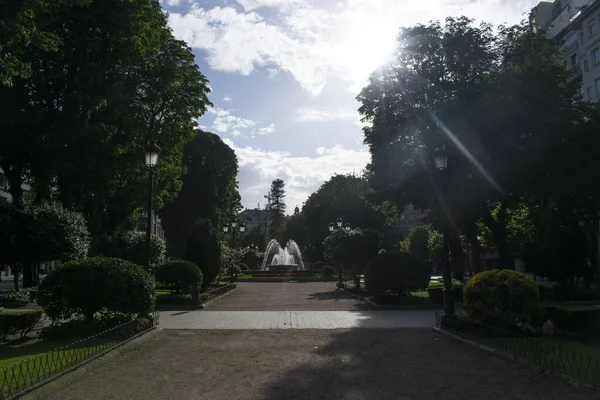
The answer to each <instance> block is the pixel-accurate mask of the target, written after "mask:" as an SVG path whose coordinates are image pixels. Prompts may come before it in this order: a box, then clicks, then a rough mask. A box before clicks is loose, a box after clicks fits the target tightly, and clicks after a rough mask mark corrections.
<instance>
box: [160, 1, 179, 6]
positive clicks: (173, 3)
mask: <svg viewBox="0 0 600 400" xmlns="http://www.w3.org/2000/svg"><path fill="white" fill-rule="evenodd" d="M160 3H161V4H162V5H167V6H171V7H174V6H178V5H180V4H181V0H161V1H160Z"/></svg>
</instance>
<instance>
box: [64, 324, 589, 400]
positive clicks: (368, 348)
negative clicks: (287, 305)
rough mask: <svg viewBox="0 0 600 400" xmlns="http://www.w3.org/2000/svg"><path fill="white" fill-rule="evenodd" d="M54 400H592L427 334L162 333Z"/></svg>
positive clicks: (586, 393)
mask: <svg viewBox="0 0 600 400" xmlns="http://www.w3.org/2000/svg"><path fill="white" fill-rule="evenodd" d="M52 398H53V399H61V400H69V399H73V400H74V399H77V400H79V399H96V400H103V399H146V400H147V399H211V400H214V399H219V400H233V399H267V400H282V399H311V400H313V399H315V400H316V399H324V400H325V399H326V400H336V399H356V400H359V399H360V400H364V399H374V400H378V399H401V400H403V399H407V400H408V399H411V400H412V399H419V400H451V399H452V400H455V399H473V400H480V399H486V400H511V399H518V400H540V399H544V400H584V399H585V400H590V399H598V398H599V397H598V396H597V394H594V393H592V392H590V391H587V390H578V389H574V388H573V387H570V386H567V385H565V384H562V383H561V382H560V381H558V380H557V379H556V378H553V377H545V376H543V375H540V374H538V373H536V372H535V371H533V370H532V369H530V368H526V367H522V366H520V365H518V364H515V363H512V362H507V361H504V360H501V359H498V358H496V357H492V356H490V355H489V354H487V353H484V352H481V351H478V350H476V349H474V348H472V347H469V346H465V345H463V344H461V343H458V342H456V341H453V340H451V339H447V338H445V337H442V336H439V335H438V334H436V333H435V332H433V331H431V330H430V329H398V330H371V329H354V330H335V331H319V330H298V331H292V330H269V331H266V330H262V331H224V330H214V331H185V330H183V331H176V330H173V331H167V330H165V331H162V332H161V333H160V334H159V335H158V336H157V337H155V338H154V339H152V340H151V341H149V342H146V343H144V344H142V345H141V347H139V348H138V349H136V350H134V351H131V352H128V353H126V354H125V355H124V356H123V357H122V358H121V359H119V360H115V361H114V362H110V363H107V364H105V365H104V366H102V367H101V368H100V369H98V370H96V371H95V372H94V374H93V375H90V376H87V377H85V378H83V379H81V380H80V381H78V382H77V383H76V384H74V385H73V386H72V387H69V388H66V389H64V390H62V391H61V392H59V393H57V394H56V395H55V396H53V397H52Z"/></svg>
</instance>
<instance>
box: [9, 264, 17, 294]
mask: <svg viewBox="0 0 600 400" xmlns="http://www.w3.org/2000/svg"><path fill="white" fill-rule="evenodd" d="M10 269H11V270H12V273H13V282H14V283H15V292H18V291H19V268H16V267H13V266H12V265H11V267H10Z"/></svg>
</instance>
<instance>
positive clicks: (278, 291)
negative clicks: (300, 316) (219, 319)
mask: <svg viewBox="0 0 600 400" xmlns="http://www.w3.org/2000/svg"><path fill="white" fill-rule="evenodd" d="M208 307H209V308H208V309H209V310H215V311H289V310H293V311H298V310H314V311H317V310H322V311H342V310H346V311H352V310H369V309H372V308H371V307H370V306H369V305H367V304H365V303H363V302H362V301H360V300H357V299H355V298H354V297H352V296H350V295H349V294H348V293H346V292H344V291H341V290H336V283H335V282H299V283H280V282H277V283H258V282H257V283H249V282H239V283H238V284H237V289H236V290H235V291H234V292H233V293H231V295H229V296H225V297H223V298H221V299H220V300H217V301H215V302H214V303H211V304H210V305H209V306H208Z"/></svg>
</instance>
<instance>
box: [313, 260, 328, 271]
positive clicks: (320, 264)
mask: <svg viewBox="0 0 600 400" xmlns="http://www.w3.org/2000/svg"><path fill="white" fill-rule="evenodd" d="M326 266H327V263H326V262H325V261H317V262H316V263H315V269H316V270H322V269H323V268H324V267H326Z"/></svg>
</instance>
